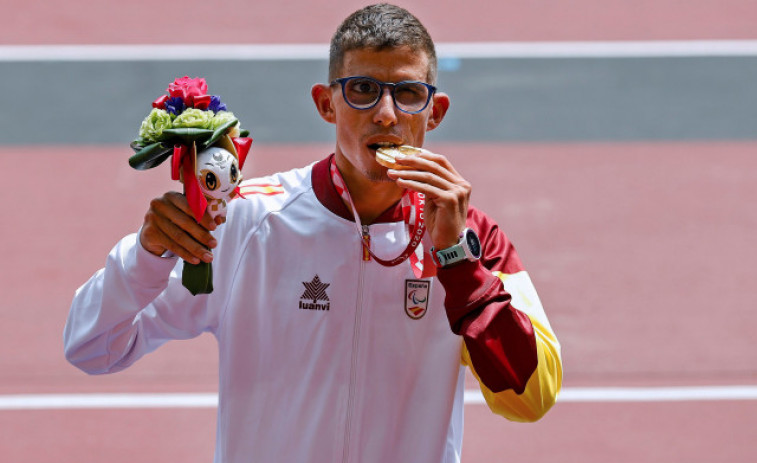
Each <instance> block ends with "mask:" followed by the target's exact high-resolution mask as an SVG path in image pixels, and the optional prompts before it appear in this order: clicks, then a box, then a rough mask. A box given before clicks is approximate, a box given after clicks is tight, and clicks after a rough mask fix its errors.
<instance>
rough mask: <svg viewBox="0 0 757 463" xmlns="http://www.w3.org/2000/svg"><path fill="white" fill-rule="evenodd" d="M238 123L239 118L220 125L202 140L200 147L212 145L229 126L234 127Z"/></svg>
mask: <svg viewBox="0 0 757 463" xmlns="http://www.w3.org/2000/svg"><path fill="white" fill-rule="evenodd" d="M238 123H239V119H232V120H230V121H228V122H227V123H225V124H223V125H222V126H220V127H218V128H217V129H216V130H215V132H213V136H211V137H210V138H209V139H207V140H205V142H203V144H202V149H207V148H208V147H209V146H212V145H213V143H215V142H217V141H218V139H219V138H221V137H222V136H223V135H224V134H225V133H226V132H227V131H228V130H229V129H230V128H232V127H234V126H235V125H237V124H238Z"/></svg>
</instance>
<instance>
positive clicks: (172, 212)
mask: <svg viewBox="0 0 757 463" xmlns="http://www.w3.org/2000/svg"><path fill="white" fill-rule="evenodd" d="M151 209H152V210H154V211H155V213H156V218H157V219H159V220H157V222H156V224H157V225H158V226H159V227H160V228H161V230H163V232H164V233H165V234H166V235H167V236H169V237H174V236H176V237H177V239H183V238H182V237H181V233H179V230H177V229H176V228H174V227H173V226H174V225H175V226H176V227H178V228H179V229H180V230H182V231H183V232H184V233H185V234H187V235H188V236H189V237H191V238H192V239H194V240H195V241H197V242H199V243H201V244H202V245H204V246H205V247H208V248H213V247H215V246H216V243H215V238H213V235H211V234H210V230H214V229H215V228H216V223H215V221H213V219H212V218H211V217H210V216H209V215H208V214H207V213H206V214H205V216H204V217H203V221H202V222H200V223H197V221H196V220H195V218H194V215H193V213H192V210H191V208H189V206H188V205H187V203H186V199H185V198H183V195H180V197H169V200H168V201H167V202H166V201H163V200H161V199H157V200H153V202H152V203H151ZM180 244H182V245H185V244H184V243H180Z"/></svg>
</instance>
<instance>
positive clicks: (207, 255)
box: [202, 252, 213, 263]
mask: <svg viewBox="0 0 757 463" xmlns="http://www.w3.org/2000/svg"><path fill="white" fill-rule="evenodd" d="M202 260H203V262H207V263H210V262H213V254H211V253H209V252H206V253H205V254H203V255H202Z"/></svg>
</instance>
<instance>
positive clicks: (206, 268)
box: [181, 261, 213, 296]
mask: <svg viewBox="0 0 757 463" xmlns="http://www.w3.org/2000/svg"><path fill="white" fill-rule="evenodd" d="M181 284H183V285H184V287H185V288H187V289H188V290H189V292H190V293H192V295H193V296H197V295H198V294H210V293H212V292H213V266H212V265H211V264H209V263H207V262H200V263H199V264H190V263H189V262H187V261H184V269H183V270H182V271H181Z"/></svg>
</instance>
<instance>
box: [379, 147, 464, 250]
mask: <svg viewBox="0 0 757 463" xmlns="http://www.w3.org/2000/svg"><path fill="white" fill-rule="evenodd" d="M397 164H400V165H402V166H406V167H408V169H407V170H394V169H390V170H389V171H388V172H387V175H388V176H389V178H391V179H393V180H395V181H396V182H397V185H399V186H401V187H402V188H408V189H410V190H413V191H417V192H418V193H423V194H425V195H426V206H425V210H424V218H425V221H426V226H427V227H428V233H429V236H430V237H431V242H432V243H433V244H434V247H435V248H436V249H445V248H448V247H450V246H453V245H455V244H457V242H458V241H459V236H460V232H462V231H463V229H465V219H466V217H467V215H468V202H469V200H470V195H471V189H472V188H471V184H470V183H468V181H466V180H465V179H464V178H463V177H462V176H461V175H460V174H459V173H458V172H457V170H455V168H454V166H453V165H452V163H450V162H449V160H448V159H447V158H446V157H444V156H442V155H441V154H436V153H432V152H431V151H428V150H425V149H424V150H423V151H422V152H421V153H420V154H419V155H417V156H406V157H403V158H398V159H397Z"/></svg>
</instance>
